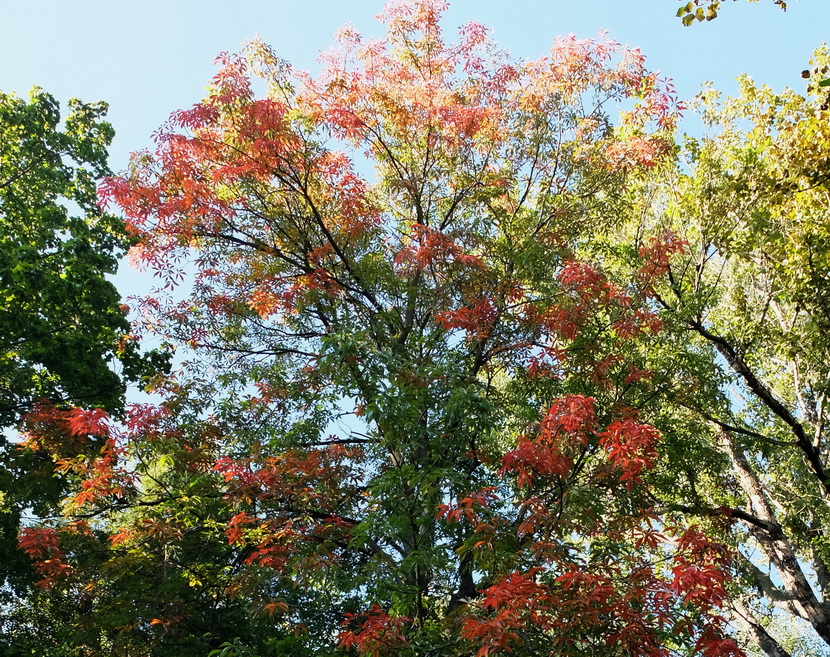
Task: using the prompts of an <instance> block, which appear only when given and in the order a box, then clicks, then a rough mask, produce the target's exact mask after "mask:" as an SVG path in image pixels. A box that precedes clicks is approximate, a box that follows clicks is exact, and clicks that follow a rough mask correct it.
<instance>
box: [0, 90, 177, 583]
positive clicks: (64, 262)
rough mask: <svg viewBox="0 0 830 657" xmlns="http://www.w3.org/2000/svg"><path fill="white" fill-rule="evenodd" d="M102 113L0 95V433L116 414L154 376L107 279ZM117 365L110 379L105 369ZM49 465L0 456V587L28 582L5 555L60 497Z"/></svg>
mask: <svg viewBox="0 0 830 657" xmlns="http://www.w3.org/2000/svg"><path fill="white" fill-rule="evenodd" d="M105 111H106V106H105V105H104V104H103V103H95V104H85V103H81V102H80V101H77V100H73V101H70V103H69V113H68V115H67V116H66V119H65V121H64V122H63V123H61V118H60V113H59V107H58V103H57V102H56V101H55V99H54V98H52V97H51V96H50V95H49V94H47V93H45V92H43V91H41V90H38V89H35V90H33V91H32V94H31V97H30V99H29V101H28V102H27V101H25V100H23V99H21V98H18V97H17V96H14V95H7V94H0V240H2V241H0V289H2V291H3V292H2V294H3V300H2V304H0V427H3V428H10V427H13V426H15V425H16V424H17V422H18V421H19V420H20V418H21V417H22V416H23V415H24V414H26V413H27V412H31V411H32V410H33V409H34V408H35V407H36V405H37V404H38V403H39V400H44V399H45V400H50V402H51V403H53V404H59V405H60V404H84V405H89V406H98V407H102V408H105V409H107V410H109V411H118V410H119V409H121V408H122V405H123V401H124V391H125V383H124V381H125V380H133V381H137V380H139V379H140V377H141V376H143V375H145V374H148V373H149V372H151V371H153V370H154V369H155V367H157V366H163V364H164V360H165V359H164V357H163V356H162V354H153V355H150V356H148V357H144V356H140V355H139V354H138V350H137V348H136V345H135V344H134V343H133V342H131V341H129V340H128V339H127V334H128V333H129V330H130V325H129V322H128V321H127V318H126V314H125V310H124V308H123V307H122V306H120V297H119V295H118V292H117V291H116V289H115V287H114V286H113V284H112V283H111V282H110V281H109V280H108V279H107V276H108V275H111V274H114V273H115V271H116V269H117V263H118V259H119V258H120V257H121V256H123V254H124V252H125V250H126V249H127V247H128V245H129V244H130V241H131V238H130V237H129V236H128V234H127V232H126V230H125V228H124V223H123V221H122V220H121V219H119V218H116V217H114V216H112V215H110V214H107V213H105V212H103V211H102V210H101V209H100V207H99V206H98V201H97V190H96V186H97V183H98V182H99V180H100V179H101V177H102V176H104V175H106V174H108V173H109V169H108V168H107V164H106V148H107V146H108V144H109V143H110V140H111V139H112V136H113V131H112V128H111V127H110V125H109V124H108V123H106V122H104V121H103V120H102V118H103V116H104V113H105ZM116 362H120V365H121V372H116V370H115V369H114V365H115V363H116ZM53 475H54V472H53V467H52V463H51V461H50V460H49V459H44V458H40V457H38V456H37V455H34V454H31V453H29V454H23V453H22V452H21V451H20V450H18V449H17V447H16V445H14V444H12V443H10V442H8V441H7V439H6V437H5V436H4V437H3V438H2V446H0V564H2V565H0V586H2V587H3V589H2V590H3V594H4V595H6V594H11V592H12V591H13V590H16V591H17V592H18V593H19V592H20V591H21V589H20V587H23V586H24V585H25V583H26V582H29V583H30V582H31V576H32V574H33V573H32V572H31V568H30V567H28V565H27V564H26V562H25V560H23V559H22V558H21V557H22V555H21V553H20V552H19V551H18V549H17V533H18V529H19V525H20V518H21V514H22V512H23V510H24V509H29V510H30V512H34V513H35V514H39V515H45V516H49V515H52V514H53V513H54V511H55V508H56V504H57V502H58V501H59V500H60V498H61V497H62V495H63V494H64V493H65V490H64V489H63V487H62V482H60V481H59V480H57V479H56V478H55V477H54V476H53Z"/></svg>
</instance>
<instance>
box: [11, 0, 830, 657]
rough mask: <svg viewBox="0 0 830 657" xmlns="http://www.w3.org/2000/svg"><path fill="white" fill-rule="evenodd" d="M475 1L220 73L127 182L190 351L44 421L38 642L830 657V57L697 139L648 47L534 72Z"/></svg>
mask: <svg viewBox="0 0 830 657" xmlns="http://www.w3.org/2000/svg"><path fill="white" fill-rule="evenodd" d="M714 4H715V5H716V4H717V3H714ZM445 8H446V7H445V4H444V3H443V2H440V1H438V0H417V1H413V2H396V3H391V4H389V5H387V7H386V9H385V10H384V12H383V13H382V14H381V16H380V19H381V21H382V22H383V23H384V25H385V28H386V34H385V36H384V37H383V38H382V39H380V40H367V39H364V38H363V37H361V35H360V34H358V33H357V32H356V30H355V29H354V28H352V27H349V26H347V27H345V28H343V30H341V31H340V32H339V33H338V35H337V37H336V41H335V44H334V45H333V46H332V47H331V48H330V49H328V50H326V51H325V53H324V55H323V57H322V61H321V64H322V66H321V71H320V73H319V74H317V75H311V74H309V73H307V72H304V71H299V70H296V69H294V68H293V67H292V66H291V65H290V64H289V63H287V62H285V61H283V60H281V59H280V58H279V57H278V56H277V55H276V53H275V52H274V51H273V50H272V49H271V48H270V47H269V46H267V45H266V44H264V43H263V42H261V41H255V42H253V43H251V44H249V45H248V46H247V47H246V49H245V50H244V51H243V52H242V53H241V54H238V55H232V54H223V55H222V56H220V58H219V59H218V60H217V66H218V71H217V73H216V76H215V77H214V79H213V81H212V84H211V86H210V87H209V89H208V93H207V96H206V98H205V99H204V100H202V101H201V102H199V103H197V104H196V105H194V106H193V107H192V108H190V109H186V110H182V111H179V112H176V113H174V114H173V115H172V116H171V117H170V120H169V121H168V122H167V123H166V124H165V125H164V126H162V127H161V128H160V130H159V131H158V132H157V133H156V134H155V137H154V139H155V145H154V148H153V149H152V150H148V151H145V152H141V153H137V154H135V155H134V156H133V158H132V160H131V163H130V166H129V169H128V170H127V171H125V172H123V173H122V174H120V175H118V176H110V177H108V178H106V179H105V180H104V181H103V184H102V186H101V188H100V198H101V201H102V202H103V203H105V204H106V205H107V207H108V209H109V210H112V211H117V212H119V213H121V215H123V217H124V219H125V221H126V227H127V232H128V234H129V235H131V237H130V239H131V240H132V243H133V246H132V247H131V249H130V255H129V257H130V259H131V260H132V262H133V263H134V264H135V266H137V267H139V268H143V269H146V270H149V271H151V272H152V273H153V274H154V275H155V276H156V277H157V280H158V281H159V288H158V289H157V290H155V292H154V293H152V294H150V295H148V296H146V297H145V298H143V299H141V300H136V301H134V302H131V303H132V304H133V305H134V307H135V308H136V311H137V313H138V317H139V320H137V321H136V323H135V324H134V326H133V327H132V329H131V332H130V335H129V340H128V342H127V343H126V344H134V343H137V342H138V341H140V340H141V339H142V338H144V337H146V336H157V337H160V338H161V339H162V340H164V341H165V342H168V343H170V344H173V345H176V346H177V347H178V348H179V353H180V354H184V355H183V356H182V357H181V360H180V366H179V368H178V370H177V371H176V372H175V373H173V374H166V373H165V372H163V371H160V372H158V374H157V376H155V377H152V379H147V382H148V383H149V387H148V389H149V390H151V391H152V392H153V393H154V394H155V395H156V398H155V399H156V401H155V402H154V403H141V404H133V405H130V406H129V407H127V408H126V409H122V408H121V407H120V406H119V405H118V403H107V402H106V400H104V399H90V400H89V401H85V400H84V399H83V398H82V397H81V396H79V395H73V394H70V393H68V392H67V394H64V395H61V394H51V395H43V396H44V397H45V399H43V401H40V402H38V403H37V404H35V405H34V406H31V407H30V408H28V409H27V410H28V412H27V413H26V414H25V416H24V417H23V418H22V423H21V425H20V426H21V431H22V435H21V439H22V442H21V444H20V445H19V446H17V447H15V452H14V453H15V463H17V464H19V466H17V467H19V470H18V472H21V473H27V475H31V476H30V477H29V479H26V478H24V479H22V480H21V481H23V482H26V481H28V482H36V485H32V484H31V483H30V484H29V485H30V486H31V488H32V490H31V491H30V492H28V493H27V495H28V496H20V497H19V498H18V499H20V500H24V499H25V500H28V502H27V503H30V504H32V505H34V506H33V510H34V512H35V515H36V516H37V520H36V521H33V522H30V523H27V524H26V526H24V527H23V528H22V529H21V530H20V532H19V538H18V541H19V547H20V553H19V557H18V559H19V560H21V561H25V568H24V566H20V572H21V573H23V571H24V570H25V569H28V570H26V571H25V574H26V576H25V577H24V576H21V577H19V578H18V580H15V581H14V582H13V583H12V584H13V586H14V587H16V588H15V589H14V595H13V596H10V597H8V598H7V599H8V602H7V603H6V605H5V608H6V609H7V611H8V613H7V614H6V620H5V622H4V624H3V626H2V630H0V631H2V633H3V634H2V637H3V639H4V640H5V641H6V642H7V644H8V646H9V647H8V650H10V651H12V652H11V653H10V654H13V655H16V654H21V655H23V654H34V653H37V654H42V655H56V656H57V655H65V654H85V655H125V656H126V655H153V656H154V657H155V656H166V655H170V656H173V655H175V656H183V657H187V656H190V655H194V656H196V655H200V656H205V655H208V654H210V655H257V656H259V657H265V656H267V655H283V654H291V655H360V656H361V657H367V656H372V657H382V656H384V655H413V656H414V655H418V656H421V655H431V656H436V657H437V656H440V655H446V656H463V655H468V656H470V657H472V656H476V657H486V656H488V655H498V654H512V655H527V656H531V655H548V654H549V655H557V656H566V655H586V654H590V655H595V656H600V657H601V656H607V657H616V656H619V655H638V656H643V657H646V656H647V657H670V656H671V657H674V656H679V655H703V656H704V657H715V656H719V657H720V656H726V657H728V656H730V655H735V656H738V655H743V654H744V651H745V650H750V649H753V648H752V647H753V646H754V649H755V650H760V651H763V652H764V653H765V654H767V655H770V656H772V657H787V656H788V655H789V656H791V657H796V656H797V655H799V654H806V653H805V652H804V651H805V650H808V649H809V650H811V649H813V648H805V646H808V645H810V644H809V643H808V641H810V640H812V641H814V643H815V646H816V647H815V650H816V651H817V650H819V649H820V647H819V646H820V645H821V644H822V643H824V644H828V645H830V625H829V624H828V614H829V613H830V607H829V606H828V603H826V602H825V595H826V590H827V586H829V585H830V576H828V575H827V573H828V565H827V559H828V558H830V555H828V543H827V538H826V536H825V529H824V527H825V524H826V514H827V511H826V508H827V503H826V498H827V494H828V492H830V482H829V480H828V474H827V468H828V464H827V458H828V456H827V445H826V430H825V423H824V415H825V413H826V411H825V397H826V393H827V387H828V374H830V373H829V372H828V371H827V367H828V365H827V363H828V353H827V342H826V337H825V336H826V335H827V329H828V322H830V310H829V309H830V306H828V303H830V302H829V301H828V299H830V297H828V290H827V281H828V280H830V278H829V277H828V274H830V272H829V271H828V266H830V261H828V254H830V247H829V246H828V229H827V225H828V222H827V219H826V216H827V214H826V212H827V189H828V188H827V182H828V178H827V174H826V171H827V164H828V161H830V160H828V154H827V153H826V152H825V151H826V150H827V144H828V143H830V141H828V139H827V137H828V135H826V134H825V133H826V132H827V130H828V128H827V125H828V121H827V118H828V110H827V109H826V105H827V103H826V98H825V97H824V93H823V88H822V87H821V85H820V84H819V82H820V80H821V79H822V77H823V71H825V70H826V66H827V58H828V56H827V53H826V52H825V51H823V50H820V51H818V52H817V53H816V55H815V60H814V61H813V62H812V71H813V72H812V78H811V81H810V90H811V93H812V95H811V96H808V97H804V96H802V95H799V94H797V93H795V92H792V91H786V92H782V93H780V94H776V93H774V92H772V91H771V90H769V89H768V88H766V87H759V86H757V85H755V84H754V83H753V82H751V81H750V80H748V79H745V80H743V81H742V83H741V89H740V95H739V97H737V98H731V99H725V100H724V99H721V98H720V96H719V95H718V94H717V93H716V92H715V91H713V90H707V91H705V92H704V93H703V94H702V95H701V97H700V98H699V100H698V102H697V106H696V107H697V109H698V110H699V111H700V112H701V114H702V116H703V118H704V120H705V122H706V123H707V126H708V128H709V131H708V133H707V135H706V136H705V137H701V138H697V139H692V138H686V139H685V140H684V141H682V142H680V143H679V142H678V141H677V138H676V135H675V130H676V123H677V119H678V116H679V113H680V112H681V111H682V109H683V107H682V104H681V103H680V102H678V100H677V99H676V97H675V94H674V91H673V89H672V86H671V83H670V82H669V81H667V80H665V79H663V78H661V77H660V76H659V75H658V74H656V73H654V72H652V71H650V70H648V68H647V67H646V65H645V60H644V58H643V56H642V55H641V54H640V52H639V51H637V50H632V49H628V48H625V47H622V46H620V45H619V44H617V43H615V42H613V41H610V40H607V39H603V38H598V39H595V40H579V39H576V38H574V37H564V38H558V39H556V40H555V41H554V43H553V46H552V48H551V50H550V52H549V53H547V54H546V56H544V57H541V58H539V59H538V60H535V61H530V62H519V61H515V60H514V59H512V58H511V57H510V56H509V55H508V54H507V53H506V52H505V51H503V50H501V49H500V48H499V47H498V45H497V44H496V43H495V42H494V41H493V40H492V39H491V37H490V36H489V32H488V30H487V29H486V28H485V27H484V26H482V25H480V24H478V23H470V24H467V25H465V26H462V28H461V29H460V31H459V37H458V41H457V42H453V41H451V40H450V38H449V37H448V36H447V35H446V34H445V33H444V31H443V30H442V25H441V20H442V13H443V11H444V9H445ZM715 9H717V7H715ZM56 125H57V120H55V122H53V123H52V124H51V126H52V127H51V129H50V130H51V131H54V130H55V126H56ZM69 125H70V124H69V123H67V130H68V129H69ZM50 134H51V133H50ZM96 152H97V151H96ZM22 170H23V169H21V171H22ZM98 173H100V172H97V173H96V174H95V175H93V176H91V177H90V178H89V179H90V180H91V179H93V178H95V177H96V176H97V175H98ZM90 202H91V203H92V202H93V197H90ZM27 207H28V206H27ZM90 208H92V206H90ZM93 212H97V213H98V214H90V215H88V217H96V218H97V217H101V218H102V219H101V221H109V222H111V223H109V224H106V225H109V226H111V227H112V231H113V234H117V235H121V239H122V240H124V239H126V238H124V237H123V235H124V233H120V232H119V229H118V226H120V224H119V223H118V222H117V221H116V220H115V219H112V218H111V217H110V215H106V214H104V213H103V212H102V211H101V210H99V209H98V208H97V206H95V208H94V210H93V209H90V213H93ZM104 217H106V218H107V219H104ZM82 223H83V225H86V226H89V225H95V221H90V219H89V218H88V219H87V220H86V222H82ZM60 237H61V239H64V240H65V239H66V238H68V234H67V233H60ZM61 243H63V242H61ZM113 244H118V245H125V244H126V242H125V241H121V242H114V243H113ZM55 248H58V247H55ZM48 249H49V247H47V246H43V245H40V246H37V247H33V249H32V252H33V253H47V254H48V253H50V252H49V250H48ZM59 277H60V276H59ZM107 289H109V288H107ZM108 298H109V297H108ZM112 299H117V297H115V296H114V297H112ZM107 307H108V308H109V307H110V306H107ZM112 316H113V317H116V316H117V318H118V321H119V322H123V321H124V320H123V314H121V313H120V312H119V313H118V314H117V315H112ZM100 324H101V321H100V319H99V321H98V323H97V324H96V326H98V327H99V328H100ZM117 326H118V327H121V326H122V324H117ZM119 330H121V329H120V328H119ZM107 344H110V345H111V344H112V343H111V342H110V343H107ZM122 346H123V345H122ZM110 349H112V347H110ZM116 349H118V348H116ZM105 353H110V352H105ZM156 362H157V363H161V361H156ZM161 369H163V368H161ZM41 370H42V368H39V369H38V371H41ZM107 371H109V370H107ZM145 371H146V368H145ZM112 376H113V377H114V376H115V375H112ZM56 386H57V384H56ZM54 390H66V391H69V390H71V389H70V388H69V387H68V384H67V386H65V387H60V388H58V387H55V388H54ZM32 476H33V477H34V478H32ZM43 482H49V484H48V485H46V484H45V483H43ZM22 486H23V484H19V485H18V488H20V487H22ZM10 489H11V487H10ZM19 511H20V505H18V516H17V517H19ZM15 528H16V525H15ZM24 556H25V559H24ZM782 619H798V622H802V623H803V624H805V625H806V626H807V627H808V628H809V629H810V631H811V632H813V634H812V635H809V636H812V637H813V638H812V639H799V640H800V641H801V644H800V646H799V645H798V644H793V643H792V640H791V639H790V638H789V637H788V636H787V635H786V633H781V632H779V631H778V630H777V629H776V627H775V624H776V623H779V624H780V622H781V620H782ZM44 630H46V631H44ZM805 636H807V635H805ZM799 650H801V651H802V652H801V653H799ZM15 651H16V652H15Z"/></svg>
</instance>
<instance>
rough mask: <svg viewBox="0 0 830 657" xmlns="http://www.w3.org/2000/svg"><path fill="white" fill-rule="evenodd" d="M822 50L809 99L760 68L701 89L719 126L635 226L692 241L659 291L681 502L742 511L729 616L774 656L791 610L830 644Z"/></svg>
mask: <svg viewBox="0 0 830 657" xmlns="http://www.w3.org/2000/svg"><path fill="white" fill-rule="evenodd" d="M812 64H813V70H814V73H813V77H812V79H811V82H810V83H809V88H810V89H811V90H812V93H813V96H812V97H804V96H802V95H799V94H798V93H796V92H794V91H791V90H785V91H784V92H782V93H774V92H773V91H772V90H771V89H769V88H767V87H759V86H758V85H756V84H755V83H753V82H752V81H751V80H749V79H743V80H741V83H740V96H739V97H737V98H730V99H726V100H721V99H720V97H719V95H718V94H717V93H716V92H714V91H712V90H708V91H706V92H704V94H703V95H702V98H701V101H700V110H701V112H702V116H703V118H704V120H705V121H706V124H707V126H708V130H709V131H710V134H709V135H708V136H706V137H704V138H702V139H688V140H687V142H686V145H685V149H684V155H685V157H686V158H687V161H686V166H687V167H688V168H686V169H685V172H684V173H676V174H675V177H674V178H669V179H668V180H667V183H666V187H665V189H664V192H665V193H664V194H663V195H662V196H660V198H661V200H660V201H659V202H656V203H655V202H654V198H655V197H654V196H650V197H648V199H649V207H648V209H645V210H644V216H648V215H650V216H651V217H652V222H651V223H650V224H649V225H648V227H646V226H645V225H644V224H643V223H638V224H634V226H636V230H637V231H638V232H642V231H645V232H646V233H648V232H649V231H654V232H655V233H660V232H663V231H672V233H673V234H674V235H675V236H676V239H677V240H679V242H680V243H683V244H685V247H684V248H683V249H682V250H683V253H682V254H675V256H674V259H672V260H671V261H670V262H669V264H668V270H667V275H666V278H665V279H664V280H662V282H661V283H660V284H659V285H656V286H655V287H654V290H653V293H652V294H653V298H654V299H655V302H656V303H657V304H658V305H659V306H660V307H661V308H662V312H661V318H662V319H664V321H665V322H666V330H664V331H663V333H662V334H661V345H660V347H659V350H658V351H657V352H655V355H656V356H657V357H656V358H655V359H654V360H653V361H652V364H651V365H650V367H652V368H653V369H654V370H655V371H660V372H662V373H663V375H662V376H663V377H665V378H664V379H663V384H662V385H663V386H665V387H664V392H665V394H666V400H667V401H668V402H669V403H668V404H667V405H664V406H663V407H662V408H660V415H662V417H661V416H660V415H651V416H649V418H650V420H651V421H652V422H654V423H655V425H656V426H658V427H660V428H662V429H663V430H664V433H665V435H666V444H669V445H671V444H674V446H675V447H674V450H675V451H674V455H673V456H672V455H671V454H669V456H670V457H671V458H672V459H673V460H674V463H675V466H674V468H671V467H670V466H667V467H669V468H670V469H669V470H668V471H667V478H666V482H665V483H666V487H667V489H671V491H672V493H671V495H672V496H676V497H674V503H673V504H672V505H670V508H673V509H675V510H681V511H683V512H685V513H687V514H691V515H697V516H698V517H702V516H710V517H721V518H724V519H729V521H730V522H731V523H732V524H731V527H732V529H731V531H730V533H729V539H728V540H729V541H730V542H732V541H734V542H735V544H736V545H738V551H737V552H736V557H737V565H738V569H739V572H740V578H739V582H740V587H739V588H737V589H736V590H735V594H734V596H733V600H732V605H733V612H734V615H733V618H734V619H735V621H736V622H737V623H738V624H739V625H740V626H741V627H743V629H744V630H745V631H746V633H747V634H748V635H749V636H750V637H752V639H753V640H754V641H755V642H756V643H757V645H758V646H759V647H760V648H761V649H762V650H763V651H764V652H765V653H766V654H768V655H770V656H773V657H780V656H782V655H787V654H790V652H789V651H788V650H792V651H793V653H792V654H796V653H798V650H799V648H798V646H797V645H795V646H793V645H792V644H790V646H789V648H788V647H786V646H785V645H784V641H783V640H779V639H781V635H776V633H775V632H774V631H772V630H769V631H768V629H767V626H768V624H769V623H770V622H771V621H772V620H773V619H774V618H775V617H778V618H781V616H782V614H787V615H790V616H791V618H795V619H799V620H800V621H801V623H802V624H805V625H807V626H810V627H812V629H814V630H815V633H816V635H817V636H818V637H820V642H823V644H830V625H828V621H830V617H829V616H828V613H830V606H829V605H828V601H827V595H828V585H829V584H830V580H828V576H827V572H828V570H827V563H828V562H827V559H828V555H830V552H828V548H829V547H830V545H829V544H828V542H827V520H828V517H827V499H828V498H827V495H828V491H829V490H830V488H828V486H830V483H828V482H830V479H828V472H827V468H828V460H827V459H828V452H827V429H826V422H825V417H826V414H827V408H826V398H827V393H828V387H827V386H828V382H830V372H829V371H828V356H830V354H828V351H827V350H828V342H827V331H828V328H830V325H829V324H828V321H830V305H828V302H830V290H829V289H828V280H830V270H828V266H829V265H830V250H828V247H830V242H828V225H830V223H828V188H827V180H828V171H830V169H828V162H829V161H830V160H828V157H830V155H828V151H827V145H828V143H830V142H828V137H830V135H828V132H827V125H828V124H827V119H828V114H827V109H826V102H825V98H824V93H823V91H822V89H821V88H820V87H819V85H818V84H817V82H818V80H820V79H822V77H823V69H824V68H825V67H826V65H827V52H826V50H825V49H822V50H820V51H818V52H817V53H816V55H815V59H814V61H813V62H812ZM618 238H619V236H617V238H615V239H618ZM684 462H685V463H687V464H688V465H687V466H686V467H684V466H683V464H684ZM704 464H709V465H708V466H707V465H704ZM773 612H774V613H773ZM774 635H776V636H774ZM805 645H806V644H805ZM804 649H805V648H804V647H803V646H802V648H801V650H804ZM806 650H807V651H808V652H809V650H810V649H809V648H807V649H806ZM813 650H817V648H813ZM798 654H806V653H803V652H801V653H798Z"/></svg>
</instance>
